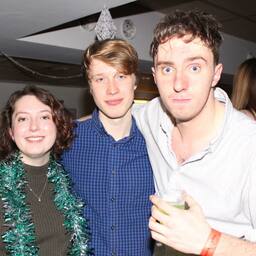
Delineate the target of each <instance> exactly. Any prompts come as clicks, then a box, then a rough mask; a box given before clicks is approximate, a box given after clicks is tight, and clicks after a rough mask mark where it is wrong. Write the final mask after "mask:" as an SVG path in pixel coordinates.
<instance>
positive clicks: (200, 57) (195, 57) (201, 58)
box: [187, 56, 207, 63]
mask: <svg viewBox="0 0 256 256" xmlns="http://www.w3.org/2000/svg"><path fill="white" fill-rule="evenodd" d="M197 60H202V61H203V62H205V63H207V60H206V59H205V58H204V57H202V56H194V57H190V58H187V62H191V61H197Z"/></svg>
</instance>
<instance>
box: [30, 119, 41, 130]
mask: <svg viewBox="0 0 256 256" xmlns="http://www.w3.org/2000/svg"><path fill="white" fill-rule="evenodd" d="M38 127H39V123H38V120H37V119H36V118H32V119H31V120H30V127H29V128H30V130H31V131H36V130H38Z"/></svg>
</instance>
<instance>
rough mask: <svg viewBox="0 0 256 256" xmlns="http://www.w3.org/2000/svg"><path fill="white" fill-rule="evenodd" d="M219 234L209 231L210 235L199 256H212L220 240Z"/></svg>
mask: <svg viewBox="0 0 256 256" xmlns="http://www.w3.org/2000/svg"><path fill="white" fill-rule="evenodd" d="M220 237H221V233H220V232H219V231H217V230H215V229H213V228H212V229H211V233H210V235H209V237H208V239H207V241H206V243H205V245H204V248H203V249H202V251H201V253H200V255H201V256H213V254H214V252H215V249H216V247H217V245H218V242H219V240H220Z"/></svg>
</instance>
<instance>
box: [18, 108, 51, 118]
mask: <svg viewBox="0 0 256 256" xmlns="http://www.w3.org/2000/svg"><path fill="white" fill-rule="evenodd" d="M30 113H31V112H30V111H17V112H15V114H14V117H16V116H18V115H29V114H30ZM37 113H40V114H44V113H47V114H52V111H50V110H48V109H42V110H39V111H37Z"/></svg>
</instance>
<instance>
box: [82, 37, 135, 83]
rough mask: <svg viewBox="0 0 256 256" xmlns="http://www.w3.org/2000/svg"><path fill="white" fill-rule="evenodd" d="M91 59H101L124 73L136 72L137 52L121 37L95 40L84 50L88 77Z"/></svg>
mask: <svg viewBox="0 0 256 256" xmlns="http://www.w3.org/2000/svg"><path fill="white" fill-rule="evenodd" d="M93 59H97V60H100V61H103V62H104V63H106V64H108V65H110V66H112V67H114V68H115V69H116V70H118V71H119V72H121V73H124V74H125V75H131V74H135V76H136V77H137V73H138V54H137V52H136V50H135V49H134V48H133V46H132V45H131V44H129V43H128V42H127V41H125V40H121V39H106V40H102V41H96V42H94V43H93V44H91V45H90V46H89V47H88V48H87V49H86V50H85V52H84V66H85V69H86V75H87V78H88V79H89V80H90V78H89V70H90V65H91V62H92V60H93Z"/></svg>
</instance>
